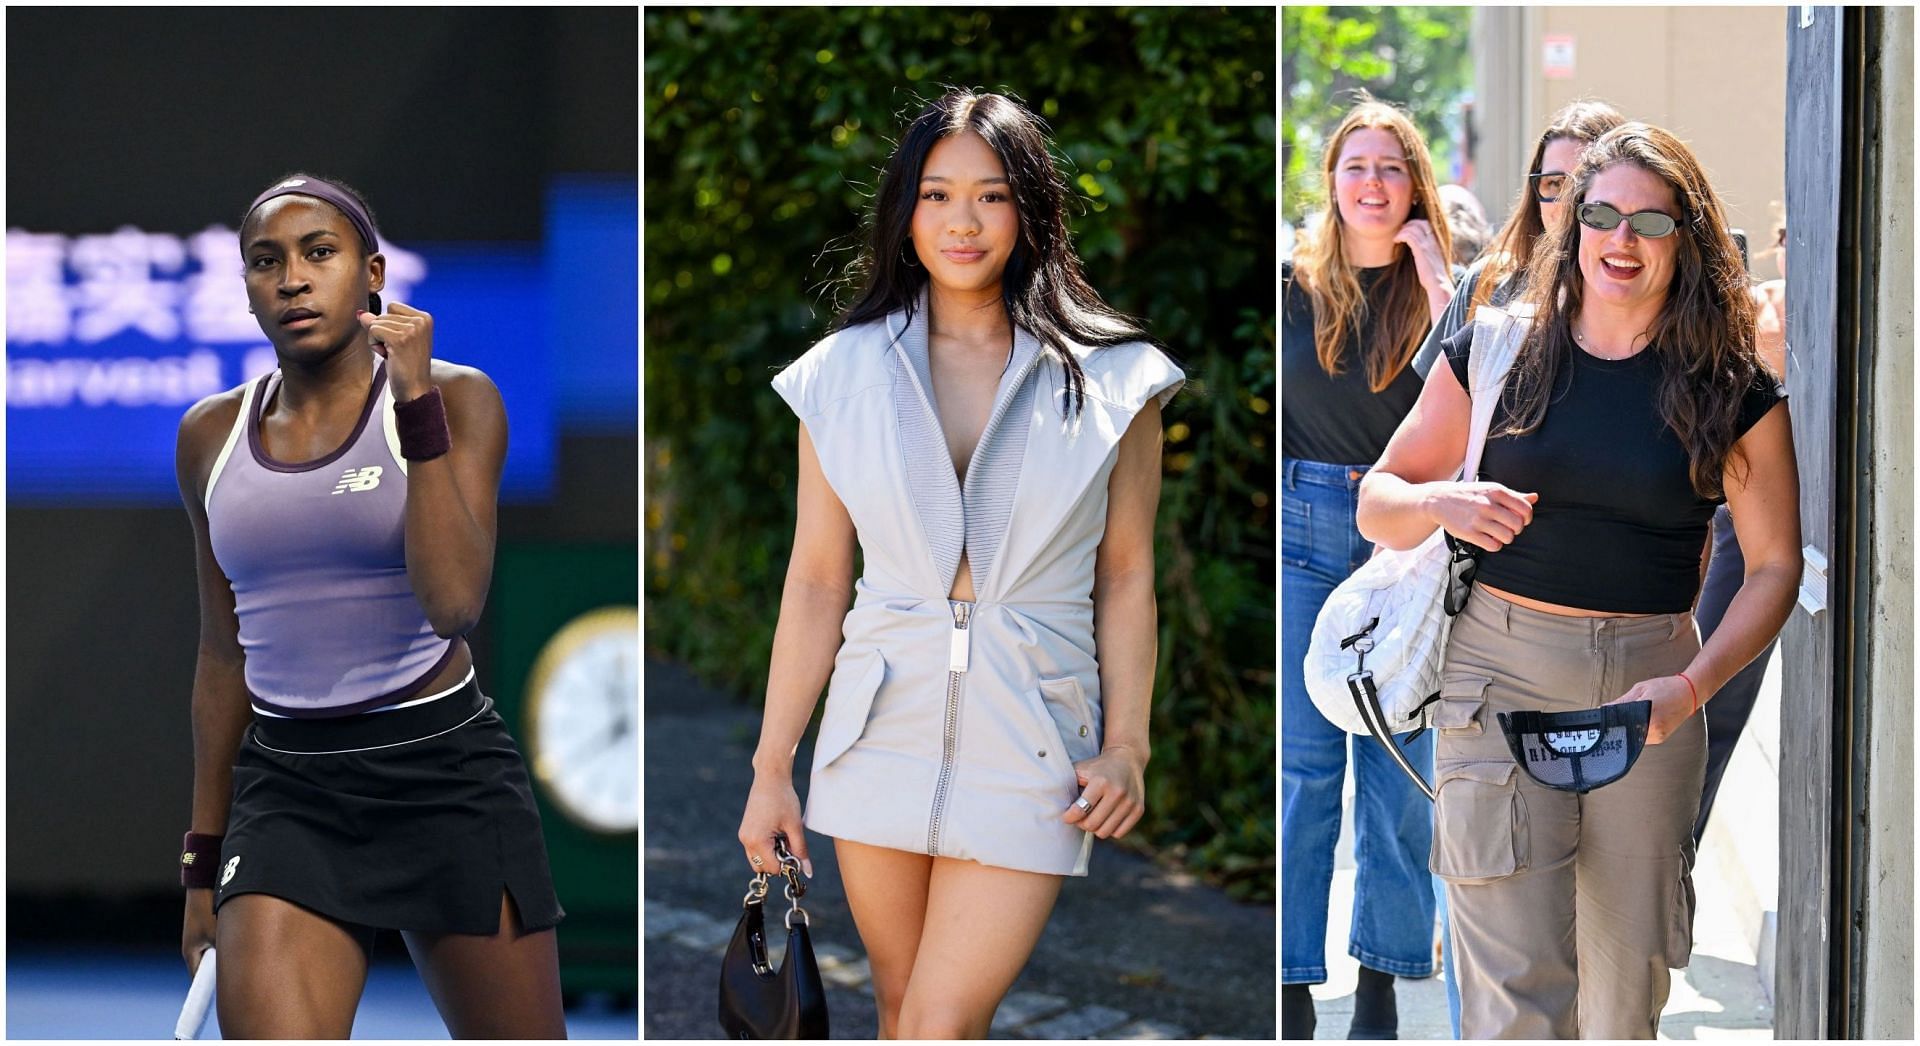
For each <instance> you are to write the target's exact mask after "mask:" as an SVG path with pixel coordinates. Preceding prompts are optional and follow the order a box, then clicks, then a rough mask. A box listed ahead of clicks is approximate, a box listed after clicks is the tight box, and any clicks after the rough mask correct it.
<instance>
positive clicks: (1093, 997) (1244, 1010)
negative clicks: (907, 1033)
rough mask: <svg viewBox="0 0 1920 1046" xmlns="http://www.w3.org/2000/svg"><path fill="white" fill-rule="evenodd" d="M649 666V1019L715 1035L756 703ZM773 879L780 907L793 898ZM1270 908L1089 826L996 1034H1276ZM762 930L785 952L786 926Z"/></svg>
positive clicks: (848, 1013) (826, 962)
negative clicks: (1075, 867)
mask: <svg viewBox="0 0 1920 1046" xmlns="http://www.w3.org/2000/svg"><path fill="white" fill-rule="evenodd" d="M646 671H647V676H646V687H645V690H644V694H645V715H646V737H645V745H646V763H645V767H646V773H645V784H644V786H643V793H642V799H643V802H644V804H645V811H644V812H645V821H644V822H643V825H642V830H643V834H642V838H643V840H644V843H645V847H646V853H645V861H644V866H643V869H642V872H641V879H642V889H643V894H644V899H645V909H644V912H643V915H642V932H643V934H644V936H645V938H646V941H645V960H644V963H645V965H644V971H643V973H642V983H643V989H644V1002H643V1003H642V1006H641V1029H642V1035H643V1036H644V1037H646V1038H715V1037H717V1036H718V1034H719V1024H718V1017H717V1008H718V1004H717V1001H716V998H717V996H716V991H717V985H718V980H719V961H720V960H719V957H720V953H721V952H722V951H723V950H724V949H725V947H726V944H727V940H728V938H729V936H730V935H731V933H732V931H733V925H734V923H735V922H736V921H737V920H738V918H739V913H740V900H741V897H742V896H743V895H744V894H745V892H746V885H747V880H748V878H749V876H748V874H747V873H748V868H747V866H746V862H745V860H744V859H743V858H742V856H741V853H740V847H739V844H738V843H737V842H736V841H735V839H734V833H735V832H736V831H737V830H738V828H739V824H740V811H741V807H742V805H743V804H744V803H745V801H746V795H747V789H748V787H749V785H750V784H751V783H752V777H753V774H752V768H751V766H750V765H749V760H750V758H751V756H752V752H753V746H754V744H755V742H756V740H757V738H758V735H759V723H760V717H759V713H758V711H757V710H755V709H752V708H749V707H746V706H744V705H742V704H739V703H737V702H735V701H733V700H732V699H730V698H727V697H725V696H723V695H720V694H717V693H715V692H713V691H711V690H709V689H707V688H706V687H704V686H702V685H701V684H700V683H699V682H698V681H696V680H694V679H693V678H692V677H691V676H689V675H688V674H687V673H686V672H685V671H684V670H683V669H681V668H679V667H678V666H674V665H668V664H663V663H661V662H658V661H652V660H650V661H648V662H647V666H646ZM811 762H812V750H811V744H810V743H808V744H803V745H802V746H801V749H800V752H799V754H798V755H797V756H796V758H795V765H796V766H797V767H801V768H803V772H802V774H801V775H800V776H801V777H802V780H801V782H800V784H801V787H802V796H803V798H804V795H805V791H804V787H805V782H804V768H805V767H807V766H809V765H810V764H811ZM809 841H810V843H811V844H812V846H811V854H810V856H811V857H812V860H813V867H814V873H815V874H814V879H813V882H812V884H811V889H809V890H808V892H807V896H806V899H805V900H804V901H803V902H802V904H803V905H804V906H805V908H806V909H807V911H808V913H809V915H810V916H811V926H812V937H813V942H814V951H815V954H816V957H817V958H818V959H819V960H820V963H821V966H822V976H823V978H824V979H825V980H826V981H827V982H828V983H827V1005H828V1011H829V1013H831V1014H832V1032H833V1037H834V1038H868V1039H870V1038H873V1037H874V1035H875V1032H876V1031H877V1026H876V1018H875V1015H874V1010H873V996H872V993H871V991H869V990H868V988H867V980H868V976H869V974H868V972H867V966H866V961H865V958H864V956H863V953H862V952H861V950H860V938H859V936H858V934H857V933H855V932H854V928H853V921H852V917H851V915H850V914H849V912H848V910H847V905H846V899H845V896H844V895H843V894H842V893H841V890H840V877H839V871H838V868H837V866H836V864H835V862H834V856H833V845H832V840H830V839H827V838H824V837H821V836H810V837H809ZM779 894H780V891H779V890H778V889H777V888H776V889H775V890H774V891H773V895H774V900H775V902H776V903H775V904H774V906H773V907H771V908H770V909H769V911H770V912H774V911H779V910H780V909H781V907H782V906H783V905H784V902H783V901H779V900H778V898H779ZM1275 925H1276V923H1275V912H1274V908H1273V906H1272V905H1271V904H1265V905H1260V904H1244V903H1241V902H1239V901H1235V900H1233V899H1232V898H1229V897H1227V896H1226V895H1225V894H1224V893H1222V892H1221V891H1219V890H1216V889H1214V888H1212V887H1210V886H1208V885H1206V884H1205V883H1203V882H1200V881H1199V880H1197V879H1195V878H1194V877H1193V876H1190V875H1187V874H1185V873H1183V872H1181V871H1179V870H1177V869H1170V868H1166V867H1162V866H1160V865H1158V864H1156V863H1155V862H1154V861H1152V860H1150V859H1148V858H1146V857H1142V856H1140V855H1138V854H1134V853H1130V852H1128V851H1125V850H1122V849H1120V848H1119V847H1117V846H1114V845H1111V844H1108V843H1096V844H1095V847H1094V855H1093V864H1092V874H1091V875H1089V876H1087V877H1086V878H1084V879H1070V880H1068V882H1067V884H1066V887H1065V888H1064V889H1063V890H1062V891H1061V895H1060V901H1059V904H1058V905H1057V906H1056V907H1055V909H1054V914H1053V917H1052V919H1051V920H1050V921H1049V923H1048V925H1047V929H1046V932H1045V933H1044V934H1042V935H1041V938H1040V943H1039V945H1038V947H1037V948H1036V949H1035V951H1034V955H1033V958H1032V959H1031V960H1030V961H1029V962H1028V964H1027V968H1026V970H1025V971H1024V972H1022V973H1021V975H1020V978H1019V980H1017V981H1016V982H1015V983H1014V986H1013V991H1012V992H1011V993H1009V995H1008V997H1007V999H1006V1000H1005V1001H1004V1002H1003V1003H1002V1004H1001V1007H1000V1010H999V1012H998V1013H997V1014H996V1015H995V1019H994V1025H993V1037H994V1038H1003V1039H1004V1038H1037V1039H1092V1038H1099V1039H1192V1038H1232V1039H1255V1040H1270V1039H1272V1038H1274V1036H1275V1034H1276V1033H1277V1031H1278V1026H1277V1024H1276V1021H1275V1013H1276V1011H1277V1009H1278V1007H1277V1006H1276V1000H1275V997H1274V985H1275V980H1276V978H1275V973H1276V967H1275V961H1274V953H1275V946H1276V941H1275V938H1274V929H1275ZM769 936H771V937H773V938H774V939H775V944H774V948H775V950H776V952H778V951H779V950H780V949H781V948H782V947H783V944H781V943H779V942H780V941H782V940H783V936H782V935H779V934H770V935H769ZM777 962H778V960H777V959H776V964H777ZM1444 1017H1445V1014H1444V1010H1443V1012H1442V1019H1443V1020H1444ZM1343 1027H1344V1025H1343Z"/></svg>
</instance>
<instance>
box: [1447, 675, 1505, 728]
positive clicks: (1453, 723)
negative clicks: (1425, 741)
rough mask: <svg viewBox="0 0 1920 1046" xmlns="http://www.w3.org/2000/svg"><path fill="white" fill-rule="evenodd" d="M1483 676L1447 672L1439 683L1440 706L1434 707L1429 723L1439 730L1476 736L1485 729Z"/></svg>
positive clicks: (1487, 682)
mask: <svg viewBox="0 0 1920 1046" xmlns="http://www.w3.org/2000/svg"><path fill="white" fill-rule="evenodd" d="M1492 684H1493V680H1492V679H1491V678H1489V677H1487V676H1474V675H1467V674H1465V673H1455V672H1449V673H1447V674H1446V676H1445V677H1444V678H1443V679H1442V680H1441V683H1440V707H1438V708H1436V709H1434V712H1433V725H1434V727H1435V728H1436V729H1438V730H1439V731H1440V732H1441V733H1442V734H1449V735H1453V736H1458V737H1477V736H1479V735H1480V734H1481V733H1483V732H1485V727H1484V726H1483V725H1482V723H1483V721H1484V720H1485V719H1486V716H1485V715H1484V714H1483V712H1484V711H1485V709H1486V707H1487V687H1489V686H1491V685H1492Z"/></svg>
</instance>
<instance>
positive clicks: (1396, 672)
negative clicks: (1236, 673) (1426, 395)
mask: <svg viewBox="0 0 1920 1046" xmlns="http://www.w3.org/2000/svg"><path fill="white" fill-rule="evenodd" d="M1532 314H1533V310H1532V308H1531V307H1530V306H1515V307H1514V308H1513V309H1512V311H1510V312H1509V311H1503V310H1500V309H1496V308H1493V307H1492V306H1481V308H1480V310H1479V311H1478V312H1477V313H1476V314H1475V315H1474V321H1473V348H1472V350H1471V352H1470V354H1469V360H1468V366H1469V371H1468V384H1469V385H1470V386H1471V390H1472V400H1473V408H1472V414H1471V419H1472V420H1471V428H1470V429H1469V430H1468V432H1469V435H1468V437H1467V453H1466V459H1465V461H1464V462H1463V463H1462V465H1461V469H1460V471H1459V472H1457V473H1455V476H1456V478H1457V477H1460V476H1468V477H1471V476H1475V475H1477V474H1478V472H1479V468H1480V454H1481V451H1482V450H1483V449H1484V448H1485V446H1486V442H1487V428H1488V427H1489V425H1490V424H1491V423H1492V421H1493V413H1494V409H1495V408H1496V407H1497V406H1498V405H1499V402H1500V394H1501V391H1502V390H1503V389H1504V388H1505V387H1506V380H1507V371H1508V370H1509V369H1510V368H1511V367H1512V365H1513V360H1514V357H1515V356H1516V355H1517V354H1518V352H1519V349H1520V344H1521V342H1522V341H1524V340H1525V339H1526V335H1527V331H1528V328H1529V326H1530V324H1529V323H1528V322H1527V321H1528V320H1529V319H1530V318H1531V317H1532ZM1441 365H1442V366H1444V365H1445V363H1444V361H1442V363H1441ZM1450 557H1451V552H1450V551H1449V549H1448V548H1447V543H1446V532H1445V531H1444V530H1442V529H1440V528H1435V529H1434V532H1433V533H1432V534H1431V535H1429V536H1428V538H1427V539H1426V540H1425V541H1423V542H1421V543H1420V544H1419V545H1418V546H1417V547H1415V548H1412V549H1409V550H1406V551H1397V550H1394V549H1382V550H1381V551H1379V552H1377V553H1375V554H1374V556H1373V558H1371V559H1369V560H1367V562H1366V564H1365V565H1363V566H1362V567H1361V568H1360V569H1359V570H1356V571H1354V573H1353V575H1352V576H1351V577H1349V578H1347V580H1345V581H1343V582H1341V583H1340V585H1339V587H1337V588H1335V589H1334V590H1333V594H1332V595H1331V596H1329V597H1328V598H1327V602H1326V604H1325V605H1324V606H1322V607H1321V608H1320V615H1319V617H1317V618H1316V619H1315V620H1314V624H1313V639H1312V641H1311V643H1309V645H1308V647H1307V657H1306V681H1307V693H1308V695H1309V696H1311V697H1312V698H1313V705H1314V707H1315V708H1317V709H1319V711H1320V714H1321V715H1323V716H1325V717H1326V718H1327V721H1328V722H1330V723H1332V724H1333V725H1335V726H1337V727H1339V728H1340V729H1342V730H1345V731H1347V732H1348V733H1352V734H1371V735H1373V736H1374V737H1375V738H1377V739H1378V740H1379V741H1380V743H1381V744H1384V745H1386V747H1387V750H1388V752H1389V753H1391V754H1392V755H1393V757H1394V759H1395V760H1396V761H1398V762H1399V764H1400V768H1401V769H1402V770H1404V771H1405V772H1406V773H1407V774H1408V775H1409V776H1411V777H1412V778H1413V779H1414V780H1415V781H1416V782H1418V783H1419V785H1420V788H1421V790H1422V791H1425V792H1426V793H1427V797H1428V798H1432V797H1433V790H1432V788H1431V787H1429V786H1428V785H1427V783H1426V781H1425V779H1423V778H1422V777H1421V776H1420V774H1419V773H1418V772H1416V771H1415V770H1414V769H1413V767H1412V766H1411V765H1410V764H1409V763H1408V762H1407V760H1406V757H1405V756H1404V755H1402V754H1401V752H1400V746H1399V745H1397V744H1395V743H1394V742H1393V739H1392V735H1394V734H1404V733H1409V732H1411V733H1418V732H1419V731H1421V730H1424V729H1426V728H1427V726H1428V725H1429V724H1430V723H1431V722H1432V719H1433V706H1434V702H1435V701H1436V699H1437V698H1438V697H1439V692H1440V673H1441V665H1442V660H1443V656H1444V654H1445V652H1446V647H1447V628H1448V626H1449V625H1450V624H1451V623H1452V620H1453V619H1452V618H1451V617H1450V616H1448V615H1447V613H1446V610H1445V608H1444V606H1443V601H1444V597H1445V594H1446V587H1447V561H1448V559H1449V558H1450Z"/></svg>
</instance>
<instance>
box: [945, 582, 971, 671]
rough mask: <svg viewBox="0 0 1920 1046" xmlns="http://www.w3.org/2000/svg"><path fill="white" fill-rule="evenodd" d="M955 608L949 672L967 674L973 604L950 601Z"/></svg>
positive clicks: (948, 660)
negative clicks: (968, 640) (968, 630)
mask: <svg viewBox="0 0 1920 1046" xmlns="http://www.w3.org/2000/svg"><path fill="white" fill-rule="evenodd" d="M947 602H948V605H949V606H951V607H952V608H953V632H952V634H951V637H950V638H949V640H948V642H947V671H949V672H965V671H966V670H967V619H968V617H970V616H972V612H973V604H972V603H962V602H960V601H958V600H948V601H947Z"/></svg>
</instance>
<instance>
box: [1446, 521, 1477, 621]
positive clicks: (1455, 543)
mask: <svg viewBox="0 0 1920 1046" xmlns="http://www.w3.org/2000/svg"><path fill="white" fill-rule="evenodd" d="M1446 537H1447V549H1448V551H1449V552H1451V553H1452V554H1451V555H1449V556H1448V557H1447V591H1446V597H1445V600H1444V602H1443V604H1442V605H1443V608H1444V609H1445V610H1446V612H1447V616H1448V617H1453V616H1455V615H1457V614H1459V613H1460V612H1461V611H1462V610H1465V609H1467V597H1468V596H1470V595H1472V594H1473V579H1474V575H1476V574H1478V573H1480V553H1481V548H1480V546H1478V545H1474V544H1470V543H1468V542H1465V541H1462V540H1460V539H1459V538H1457V537H1454V536H1453V535H1452V534H1448V535H1447V536H1446Z"/></svg>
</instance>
